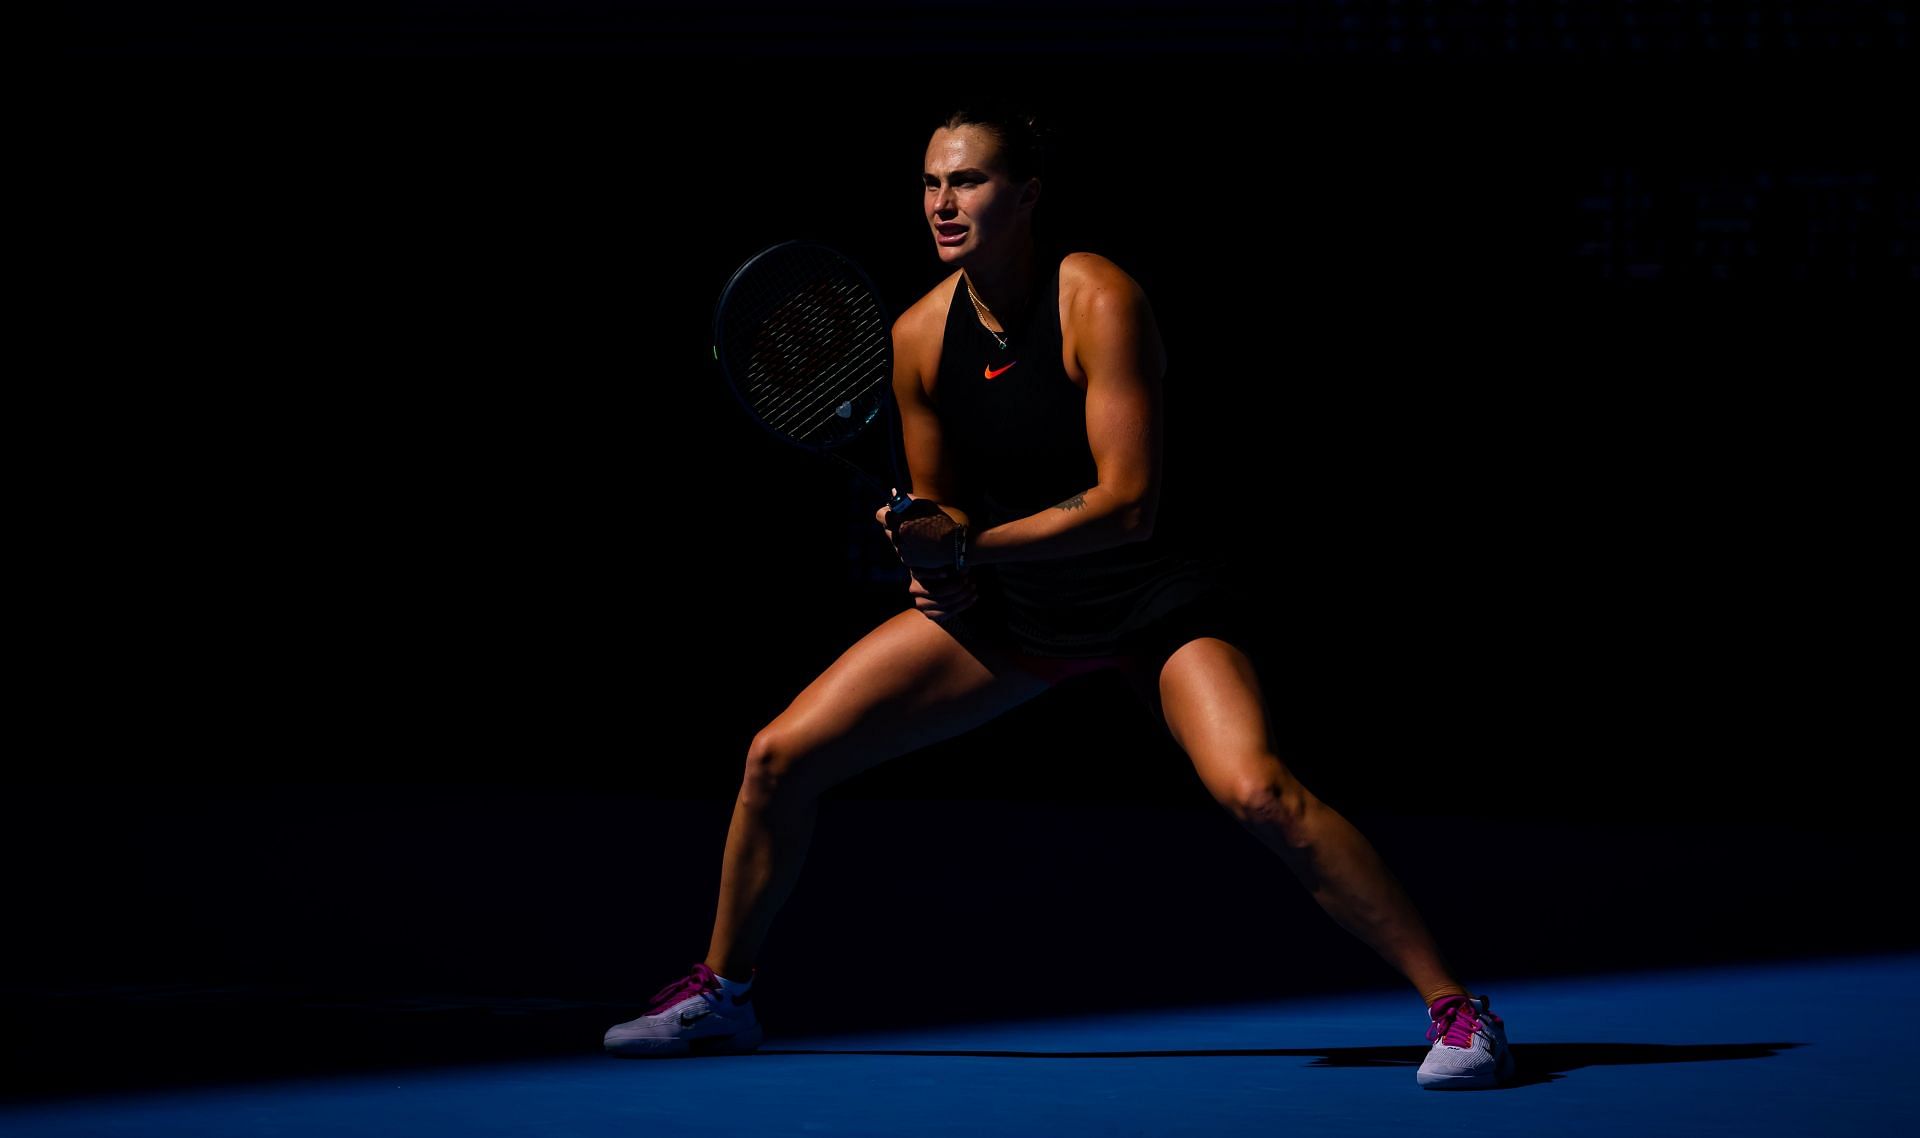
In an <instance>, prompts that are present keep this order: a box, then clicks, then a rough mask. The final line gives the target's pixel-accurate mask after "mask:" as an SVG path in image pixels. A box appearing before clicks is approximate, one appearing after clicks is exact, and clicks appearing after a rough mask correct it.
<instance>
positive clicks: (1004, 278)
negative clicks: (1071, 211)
mask: <svg viewBox="0 0 1920 1138" xmlns="http://www.w3.org/2000/svg"><path fill="white" fill-rule="evenodd" d="M1039 268H1040V267H1039V265H1038V263H1037V262H1036V261H1035V260H1034V243H1033V234H1032V233H1026V234H1022V235H1021V239H1020V240H1019V241H1017V242H1015V243H1014V244H1013V245H1012V247H1011V248H1009V249H1008V250H1007V251H1006V253H1005V254H1004V255H1002V256H1001V257H999V258H996V259H993V260H986V261H981V262H976V263H970V264H968V265H967V266H966V268H965V270H964V271H965V273H966V275H967V286H968V287H969V288H971V289H972V290H973V295H975V296H977V297H979V298H980V303H981V304H984V305H986V306H987V310H988V311H989V312H991V313H993V317H994V319H995V320H996V321H998V322H999V324H1000V326H1001V327H1002V328H1008V327H1009V324H1012V323H1018V322H1020V321H1021V320H1023V319H1025V317H1026V311H1027V309H1028V308H1029V307H1031V306H1032V303H1033V290H1034V288H1035V287H1036V286H1037V285H1038V283H1039V282H1038V279H1037V278H1038V277H1039V275H1040V274H1039Z"/></svg>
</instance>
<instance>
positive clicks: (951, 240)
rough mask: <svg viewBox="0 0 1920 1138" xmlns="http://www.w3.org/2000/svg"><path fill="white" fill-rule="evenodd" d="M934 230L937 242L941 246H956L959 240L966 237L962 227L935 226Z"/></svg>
mask: <svg viewBox="0 0 1920 1138" xmlns="http://www.w3.org/2000/svg"><path fill="white" fill-rule="evenodd" d="M934 229H935V230H936V231H937V232H938V233H939V238H938V240H939V242H940V244H942V245H958V244H959V243H960V239H961V238H963V237H965V236H966V235H967V227H966V226H964V225H937V226H935V227H934Z"/></svg>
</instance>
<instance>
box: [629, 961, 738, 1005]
mask: <svg viewBox="0 0 1920 1138" xmlns="http://www.w3.org/2000/svg"><path fill="white" fill-rule="evenodd" d="M719 989H720V981H718V980H716V979H714V973H713V969H711V968H708V967H707V966H706V965H705V964H695V965H694V966H693V971H691V972H689V973H687V974H686V975H685V976H682V977H680V978H679V979H678V980H675V981H674V982H673V983H671V984H668V985H667V986H666V987H664V988H662V989H660V990H659V991H658V992H655V993H654V994H653V1000H652V1002H651V1003H649V1004H648V1005H647V1011H646V1014H647V1015H656V1014H658V1013H660V1012H664V1011H666V1010H667V1009H668V1008H670V1007H672V1006H673V1005H675V1004H677V1003H679V1002H680V1001H681V1000H684V999H686V998H687V997H688V996H697V995H699V994H700V993H702V992H713V991H718V990H719Z"/></svg>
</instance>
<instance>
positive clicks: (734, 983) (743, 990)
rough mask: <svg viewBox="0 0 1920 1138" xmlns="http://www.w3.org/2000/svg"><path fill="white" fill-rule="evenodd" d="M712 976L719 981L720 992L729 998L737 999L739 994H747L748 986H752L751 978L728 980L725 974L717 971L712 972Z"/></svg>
mask: <svg viewBox="0 0 1920 1138" xmlns="http://www.w3.org/2000/svg"><path fill="white" fill-rule="evenodd" d="M713 978H714V979H715V980H718V981H720V991H721V993H722V994H724V995H725V996H726V997H727V998H728V999H730V1000H733V999H739V998H740V997H741V996H744V995H746V994H747V989H748V988H751V987H753V981H752V980H751V979H749V980H745V981H741V980H729V979H727V978H726V977H725V976H722V975H720V974H719V973H718V972H715V973H714V974H713Z"/></svg>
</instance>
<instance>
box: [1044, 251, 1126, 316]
mask: <svg viewBox="0 0 1920 1138" xmlns="http://www.w3.org/2000/svg"><path fill="white" fill-rule="evenodd" d="M1060 292H1061V294H1062V295H1061V300H1062V301H1063V302H1064V303H1065V304H1066V306H1067V307H1068V308H1069V309H1071V308H1073V307H1076V306H1075V304H1074V301H1075V300H1078V299H1091V298H1093V297H1095V296H1098V295H1100V294H1101V293H1107V292H1111V293H1115V294H1117V295H1119V296H1144V295H1145V292H1144V290H1142V289H1141V287H1140V282H1138V281H1136V280H1134V279H1133V277H1132V276H1131V275H1130V274H1129V273H1128V272H1127V271H1126V270H1125V269H1123V268H1121V267H1120V266H1119V265H1117V264H1115V263H1114V262H1113V261H1112V260H1111V259H1110V258H1108V257H1104V256H1102V255H1101V254H1099V253H1089V252H1085V251H1079V252H1071V253H1066V254H1064V255H1063V256H1062V257H1061V258H1060Z"/></svg>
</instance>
